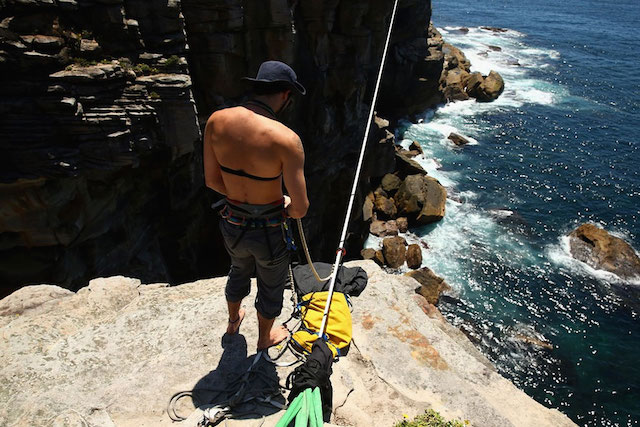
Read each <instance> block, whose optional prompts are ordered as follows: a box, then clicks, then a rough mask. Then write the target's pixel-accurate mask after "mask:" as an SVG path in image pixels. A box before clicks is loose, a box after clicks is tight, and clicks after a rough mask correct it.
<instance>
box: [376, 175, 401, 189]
mask: <svg viewBox="0 0 640 427" xmlns="http://www.w3.org/2000/svg"><path fill="white" fill-rule="evenodd" d="M400 184H402V180H401V179H400V178H398V177H397V176H396V175H394V174H391V173H388V174H386V175H385V176H383V177H382V183H381V184H380V186H381V187H382V189H383V190H384V191H386V192H387V193H388V194H392V193H394V192H395V191H396V190H398V188H400Z"/></svg>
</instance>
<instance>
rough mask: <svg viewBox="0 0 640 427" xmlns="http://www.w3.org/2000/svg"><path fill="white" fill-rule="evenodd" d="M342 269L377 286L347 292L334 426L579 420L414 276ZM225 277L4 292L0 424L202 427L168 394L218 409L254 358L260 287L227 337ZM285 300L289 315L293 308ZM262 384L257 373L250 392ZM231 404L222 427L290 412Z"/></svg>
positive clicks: (118, 280)
mask: <svg viewBox="0 0 640 427" xmlns="http://www.w3.org/2000/svg"><path fill="white" fill-rule="evenodd" d="M348 265H349V266H354V265H359V266H361V267H362V268H364V269H365V270H366V272H367V274H368V276H369V284H368V287H367V289H366V290H365V291H364V292H363V293H362V294H361V295H360V296H359V297H358V298H354V300H353V304H354V309H353V314H352V317H353V342H352V345H351V349H350V351H349V354H348V355H347V356H346V357H342V358H341V359H340V360H339V361H338V362H337V363H335V364H334V365H333V375H332V376H331V381H332V384H333V388H334V399H333V414H332V423H334V424H337V425H341V426H362V427H370V426H390V425H393V424H394V422H397V421H399V420H400V419H401V418H402V415H403V414H407V415H409V416H413V415H416V414H419V413H422V412H423V411H424V410H425V409H428V408H433V409H436V410H438V411H439V412H441V413H442V414H443V415H445V416H446V417H447V418H458V419H460V420H463V421H465V420H466V421H467V422H468V423H469V424H470V425H472V426H487V427H488V426H500V427H504V426H518V427H522V426H553V427H560V426H572V425H574V424H573V423H572V422H571V421H570V420H569V419H568V418H567V417H566V416H565V415H563V414H561V413H560V412H558V411H557V410H551V409H547V408H545V407H543V406H542V405H540V404H539V403H537V402H535V401H534V400H533V399H531V398H530V397H528V396H527V395H526V394H525V393H523V392H522V391H520V390H518V389H517V388H516V387H515V386H514V385H513V384H511V383H510V382H509V381H507V380H506V379H504V378H503V377H501V376H500V375H499V374H498V373H497V372H496V371H495V369H494V368H493V367H492V366H491V364H490V363H489V361H488V360H487V359H486V358H485V357H484V356H483V355H482V354H480V353H479V352H478V351H477V350H476V349H475V348H474V346H473V345H472V344H471V342H470V341H469V340H468V339H467V338H466V337H465V336H464V335H463V334H462V332H460V331H459V330H458V329H456V328H454V327H452V326H451V325H449V324H448V323H447V322H446V321H445V320H444V318H443V317H442V315H441V314H440V313H439V312H438V310H437V309H436V308H435V307H434V306H432V305H431V304H429V303H428V302H427V301H426V300H425V299H424V298H422V297H421V296H419V295H416V294H415V291H414V289H415V288H416V287H417V286H418V282H416V281H414V280H413V279H411V278H409V277H405V276H397V275H390V274H386V273H385V272H383V271H382V270H381V269H380V267H378V266H376V265H375V264H374V263H373V262H372V261H357V262H353V263H351V264H348ZM224 280H225V279H224V278H216V279H207V280H201V281H198V282H195V283H189V284H184V285H180V286H174V287H167V286H166V284H152V285H141V283H140V281H139V280H137V279H128V278H125V277H111V278H106V279H96V280H93V281H91V282H90V283H89V285H88V286H86V287H84V288H82V289H81V290H80V291H78V292H77V293H73V292H70V291H68V290H65V289H62V288H60V287H57V286H49V285H40V286H28V287H24V288H22V289H20V290H19V291H17V292H16V293H14V294H12V295H10V296H9V297H7V298H5V299H3V300H1V301H0V331H1V332H2V336H3V337H4V340H5V341H6V343H7V344H8V345H3V346H0V360H2V361H3V363H2V366H0V424H1V425H3V426H14V427H19V426H52V425H53V426H56V425H68V426H71V425H82V426H92V427H93V426H96V427H97V426H99V427H108V426H124V427H126V426H131V427H134V426H135V427H141V426H142V427H144V426H149V427H151V426H154V427H157V426H176V425H181V426H188V427H195V425H196V423H197V422H198V421H199V419H198V413H197V412H196V413H194V414H193V416H192V417H190V418H189V419H188V420H187V421H184V422H181V423H174V422H172V421H171V420H170V419H169V417H168V416H167V413H166V412H165V411H166V407H167V403H168V401H169V399H170V397H171V396H172V395H173V394H174V393H176V392H179V391H183V390H187V391H191V390H194V389H195V390H194V393H195V396H196V398H197V399H196V400H197V401H198V402H199V405H205V404H207V403H210V402H212V401H213V403H221V402H222V401H223V400H224V397H221V396H220V395H219V394H218V393H215V392H214V391H213V390H210V389H216V388H220V387H222V388H224V387H227V386H229V384H230V383H233V381H234V380H236V379H237V378H238V377H240V376H242V375H243V374H244V372H245V371H246V370H247V368H248V367H249V366H250V365H251V364H252V362H253V360H254V356H255V351H254V349H255V345H256V342H257V321H256V319H255V309H254V308H253V307H252V306H251V303H250V301H253V298H252V297H253V296H255V294H252V295H251V297H250V298H247V299H246V301H247V302H249V303H248V304H247V314H248V315H247V316H246V318H245V320H244V322H243V324H242V326H241V328H240V334H239V335H234V336H227V335H223V332H224V330H225V328H226V319H227V313H226V304H225V298H224ZM252 288H253V289H254V290H255V285H254V286H253V287H252ZM287 292H288V291H287ZM286 295H287V298H285V312H283V315H282V316H281V318H282V320H286V318H287V315H288V311H289V310H291V308H292V306H293V304H292V303H290V302H289V298H288V296H289V294H288V293H287V294H286ZM288 357H290V355H287V356H286V358H288ZM258 369H259V371H260V372H262V375H261V377H262V378H269V379H272V380H273V381H275V382H277V381H280V382H281V383H284V379H285V377H286V375H287V372H288V371H287V370H286V369H282V368H278V369H276V368H275V367H274V366H273V365H271V364H269V363H266V362H264V361H262V362H260V364H259V365H258ZM263 387H264V384H263V382H261V381H258V380H254V381H251V382H250V383H249V389H248V393H254V392H256V391H257V389H260V388H263ZM176 409H177V411H178V413H179V414H180V415H182V416H185V417H187V416H189V414H192V413H193V411H194V409H195V408H194V406H193V404H192V402H191V401H190V399H188V398H185V399H183V400H181V402H180V404H179V405H177V408H176ZM237 411H239V412H242V411H250V412H252V414H251V415H248V416H247V417H245V418H244V419H240V420H229V422H228V425H235V426H254V425H255V426H257V425H264V426H273V425H275V423H276V422H277V420H278V419H279V418H280V417H281V416H282V411H278V410H276V409H274V408H272V407H270V406H268V405H267V406H262V405H259V406H257V407H256V406H255V405H252V404H249V406H248V407H247V405H244V406H243V407H239V408H237ZM261 415H265V417H266V418H265V419H261ZM200 418H201V416H200Z"/></svg>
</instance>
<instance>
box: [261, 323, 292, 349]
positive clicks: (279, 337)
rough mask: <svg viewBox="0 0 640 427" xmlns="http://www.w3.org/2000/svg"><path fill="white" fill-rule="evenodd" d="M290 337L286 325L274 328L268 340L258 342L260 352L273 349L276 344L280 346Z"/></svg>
mask: <svg viewBox="0 0 640 427" xmlns="http://www.w3.org/2000/svg"><path fill="white" fill-rule="evenodd" d="M288 337H289V331H288V330H287V328H285V327H284V325H280V326H277V327H275V328H272V329H271V332H270V333H269V337H268V338H267V339H265V340H263V342H262V341H258V351H260V350H264V349H267V348H269V347H273V346H274V345H276V344H280V343H281V342H282V341H284V340H285V339H287V338H288Z"/></svg>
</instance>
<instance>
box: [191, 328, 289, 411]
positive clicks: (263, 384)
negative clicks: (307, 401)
mask: <svg viewBox="0 0 640 427" xmlns="http://www.w3.org/2000/svg"><path fill="white" fill-rule="evenodd" d="M222 348H223V349H224V351H223V353H222V356H221V357H220V361H219V362H218V366H217V367H216V368H215V369H214V370H212V371H210V372H209V373H208V374H207V375H205V376H204V377H202V378H201V379H200V380H199V381H198V382H197V383H196V385H195V386H194V388H193V390H192V399H193V404H194V406H196V407H201V406H203V405H227V404H228V403H229V401H230V400H236V401H238V403H237V404H235V405H231V406H232V414H233V416H234V418H240V419H243V418H260V417H262V416H268V415H271V414H274V413H276V412H278V411H279V410H280V408H278V407H276V406H274V404H269V403H264V402H261V401H260V399H265V398H269V397H271V399H272V401H274V402H275V405H278V404H280V405H284V403H285V399H284V397H282V395H281V393H280V388H279V382H280V379H279V377H278V373H277V372H276V367H275V365H274V364H273V363H271V362H269V361H267V360H265V359H264V357H261V358H260V360H259V361H258V362H256V363H255V365H254V362H255V358H256V354H255V353H254V354H252V355H250V356H249V355H248V354H247V340H246V339H245V337H244V335H241V334H239V333H238V334H234V335H229V334H226V333H225V334H224V335H223V336H222ZM236 398H237V399H236ZM247 400H248V401H247Z"/></svg>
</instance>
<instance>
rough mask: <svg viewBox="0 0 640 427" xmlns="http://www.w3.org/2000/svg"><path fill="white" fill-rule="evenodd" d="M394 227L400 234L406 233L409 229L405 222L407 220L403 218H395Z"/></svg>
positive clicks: (407, 223)
mask: <svg viewBox="0 0 640 427" xmlns="http://www.w3.org/2000/svg"><path fill="white" fill-rule="evenodd" d="M396 225H397V226H398V231H399V232H400V233H406V232H407V230H408V229H409V222H408V221H407V218H405V217H403V216H401V217H398V218H396Z"/></svg>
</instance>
